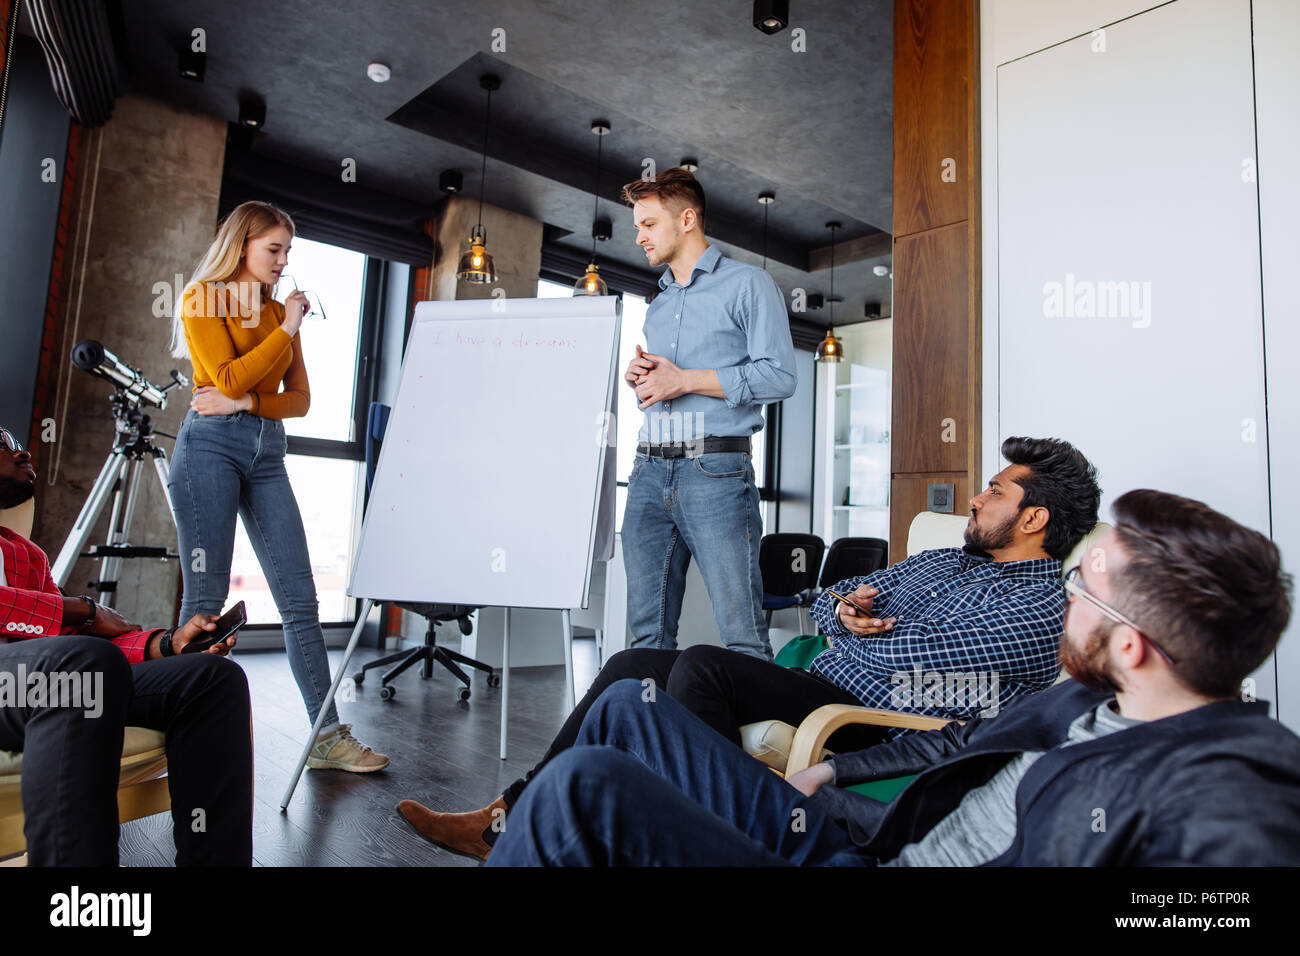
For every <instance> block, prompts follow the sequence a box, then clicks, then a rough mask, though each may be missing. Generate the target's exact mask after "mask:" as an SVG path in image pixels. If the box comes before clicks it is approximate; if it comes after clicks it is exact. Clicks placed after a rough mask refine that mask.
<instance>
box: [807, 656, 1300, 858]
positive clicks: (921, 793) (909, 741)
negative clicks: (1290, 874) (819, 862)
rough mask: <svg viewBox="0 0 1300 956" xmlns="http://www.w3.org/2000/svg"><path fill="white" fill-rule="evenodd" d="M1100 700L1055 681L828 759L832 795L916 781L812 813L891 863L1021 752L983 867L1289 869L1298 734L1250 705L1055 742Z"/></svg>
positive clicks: (1232, 703) (1299, 792) (819, 800)
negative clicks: (1011, 793) (1016, 778)
mask: <svg viewBox="0 0 1300 956" xmlns="http://www.w3.org/2000/svg"><path fill="white" fill-rule="evenodd" d="M1111 696H1113V695H1111V694H1107V693H1101V692H1098V691H1092V690H1088V689H1087V688H1085V687H1083V686H1082V685H1080V684H1079V683H1077V682H1076V681H1072V680H1070V681H1064V682H1062V683H1061V684H1058V685H1056V686H1054V687H1052V688H1050V689H1049V690H1046V691H1043V692H1042V693H1040V694H1035V695H1033V696H1032V697H1027V698H1024V699H1023V700H1020V701H1016V702H1015V703H1013V704H1011V705H1010V706H1008V707H1006V708H1005V709H1003V710H1002V712H1001V713H1000V714H999V715H998V716H996V717H991V718H986V719H982V720H971V721H968V722H967V723H966V724H964V725H958V724H956V723H952V724H949V725H948V726H947V727H945V728H943V729H942V730H932V731H929V732H927V733H919V734H911V735H909V736H906V737H900V738H899V739H897V740H895V741H893V742H891V743H887V744H881V745H879V746H876V747H871V748H868V749H867V750H862V751H859V752H857V753H850V754H839V755H837V756H836V757H835V758H834V765H835V778H836V784H837V786H838V787H844V786H850V785H852V784H856V783H864V782H866V781H868V780H876V779H882V778H888V777H900V776H905V775H908V774H919V776H918V777H917V778H916V779H915V780H914V781H912V783H910V784H909V785H908V786H907V788H906V789H904V790H903V791H902V792H901V793H900V794H898V796H897V797H895V798H894V800H893V801H892V802H891V803H889V804H883V803H880V802H878V801H875V800H871V799H869V798H867V797H863V796H861V795H859V794H855V793H851V792H848V791H843V790H839V789H837V787H823V788H822V791H826V792H825V793H822V791H818V796H816V797H815V798H814V800H813V801H812V802H813V805H816V806H818V807H819V808H821V809H823V810H825V811H826V812H828V813H830V814H831V815H832V816H833V817H835V818H837V819H839V820H841V821H842V822H844V823H845V825H846V826H847V827H848V829H849V832H850V833H851V834H852V835H853V836H854V839H855V841H856V842H858V843H859V844H861V845H863V846H864V847H865V849H866V850H867V852H869V853H870V854H871V855H872V856H874V857H876V858H877V859H880V860H889V859H892V858H893V857H895V856H897V855H898V853H899V851H900V850H901V849H902V848H903V846H905V845H906V844H908V843H912V842H915V841H917V840H919V839H921V838H922V837H923V836H924V835H925V834H926V833H928V832H929V831H930V829H931V828H932V827H934V825H935V824H936V823H938V822H939V821H940V820H941V819H943V818H944V817H945V816H947V815H948V814H949V813H951V812H952V811H953V810H954V809H956V807H957V804H958V803H960V802H961V799H962V797H963V796H965V794H966V793H967V792H968V791H969V790H971V789H973V788H975V787H978V786H981V785H982V784H984V783H986V782H988V780H989V779H990V778H992V776H993V775H994V774H995V773H997V771H998V770H1000V769H1001V768H1002V767H1003V765H1005V764H1006V763H1007V761H1008V760H1009V759H1011V758H1012V757H1014V756H1016V755H1017V754H1019V753H1021V752H1023V751H1026V750H1041V751H1047V752H1046V753H1044V755H1043V756H1042V757H1041V758H1039V759H1038V760H1037V761H1035V762H1034V764H1033V765H1032V766H1031V767H1030V768H1029V771H1028V772H1027V773H1026V774H1025V776H1024V777H1023V778H1022V779H1021V781H1020V785H1019V788H1018V789H1017V790H1016V836H1015V839H1014V840H1013V841H1012V843H1011V847H1010V848H1009V849H1008V850H1007V851H1006V852H1005V853H1003V854H1002V855H1001V856H999V857H998V858H997V859H995V860H992V861H990V863H989V864H988V865H992V866H1158V865H1179V864H1184V865H1198V864H1199V865H1212V866H1252V865H1254V866H1258V865H1279V864H1290V865H1295V864H1297V863H1300V737H1297V736H1296V735H1295V734H1293V733H1292V732H1291V731H1290V730H1288V729H1287V728H1285V727H1283V726H1282V725H1281V724H1279V723H1278V722H1277V721H1275V720H1273V719H1271V718H1270V717H1269V716H1268V704H1267V703H1265V702H1263V701H1259V702H1254V703H1246V702H1243V701H1240V700H1229V701H1219V702H1217V703H1213V704H1206V705H1205V706H1203V707H1197V708H1196V709H1194V710H1190V711H1187V712H1185V713H1182V714H1177V715H1175V716H1173V717H1165V718H1163V719H1161V720H1153V721H1149V722H1147V723H1144V724H1140V725H1138V726H1135V727H1130V728H1127V729H1125V730H1121V731H1116V732H1114V733H1110V734H1107V735H1106V736H1104V737H1100V738H1098V739H1096V740H1091V741H1086V742H1084V743H1075V744H1071V745H1070V746H1068V747H1062V748H1059V749H1053V748H1056V747H1057V745H1058V744H1060V743H1062V742H1063V741H1064V740H1065V739H1066V732H1067V731H1068V729H1069V726H1070V724H1071V722H1072V721H1074V719H1075V718H1077V717H1078V716H1079V715H1081V714H1083V713H1084V712H1085V711H1088V710H1091V709H1093V708H1095V707H1096V706H1097V705H1098V704H1100V703H1101V702H1102V701H1105V700H1108V699H1109V698H1110V697H1111Z"/></svg>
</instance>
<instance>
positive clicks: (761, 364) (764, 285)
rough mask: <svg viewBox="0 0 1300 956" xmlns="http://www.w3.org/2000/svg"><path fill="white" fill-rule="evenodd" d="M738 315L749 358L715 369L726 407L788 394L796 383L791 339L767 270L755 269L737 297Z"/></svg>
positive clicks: (773, 399)
mask: <svg viewBox="0 0 1300 956" xmlns="http://www.w3.org/2000/svg"><path fill="white" fill-rule="evenodd" d="M739 319H740V325H741V328H742V329H744V332H745V338H746V347H747V349H748V351H749V360H748V361H746V362H742V363H741V364H739V365H731V366H727V367H726V368H720V369H717V374H718V382H719V384H721V385H722V390H723V392H725V393H726V403H727V407H728V408H736V407H737V406H740V405H751V404H754V403H758V404H762V405H766V404H770V403H772V402H779V401H781V400H782V399H786V398H789V397H790V396H791V395H793V394H794V390H795V386H796V385H797V384H798V378H797V376H796V375H795V366H794V342H793V340H792V339H791V338H790V320H789V317H788V316H787V315H786V311H785V299H783V298H782V296H781V290H780V289H779V288H778V287H777V284H776V280H775V279H773V278H772V276H771V275H770V274H769V273H767V272H764V271H762V270H756V271H755V274H754V277H753V279H751V280H750V282H749V283H748V284H747V286H746V289H745V293H744V295H743V296H742V297H741V302H740V315H739Z"/></svg>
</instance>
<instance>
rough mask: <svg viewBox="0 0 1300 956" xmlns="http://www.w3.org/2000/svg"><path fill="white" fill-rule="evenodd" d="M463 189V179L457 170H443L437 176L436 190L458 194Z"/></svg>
mask: <svg viewBox="0 0 1300 956" xmlns="http://www.w3.org/2000/svg"><path fill="white" fill-rule="evenodd" d="M464 188H465V177H463V176H462V175H461V174H460V170H459V169H444V170H443V171H442V172H441V173H439V174H438V189H440V190H441V191H442V192H445V193H458V192H460V191H461V190H462V189H464Z"/></svg>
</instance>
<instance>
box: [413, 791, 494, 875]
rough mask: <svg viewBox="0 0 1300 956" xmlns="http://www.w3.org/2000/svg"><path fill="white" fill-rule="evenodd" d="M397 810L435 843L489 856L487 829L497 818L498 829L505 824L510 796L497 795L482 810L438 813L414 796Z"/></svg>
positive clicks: (461, 851)
mask: <svg viewBox="0 0 1300 956" xmlns="http://www.w3.org/2000/svg"><path fill="white" fill-rule="evenodd" d="M397 810H398V812H399V813H400V814H401V815H402V816H404V817H406V820H407V822H408V823H410V824H411V826H413V827H415V829H417V830H419V831H420V833H421V834H422V835H423V836H425V837H427V838H428V839H430V840H432V841H433V842H434V843H437V844H439V845H440V846H444V847H446V848H447V849H448V850H454V851H455V852H457V853H464V854H467V855H468V856H473V857H477V858H478V859H480V860H486V859H487V858H488V855H489V854H490V853H491V852H492V847H491V846H490V845H489V844H488V843H487V842H485V841H484V839H483V831H485V830H487V829H489V828H490V827H491V826H492V822H493V821H494V820H496V819H500V820H501V823H498V824H497V827H498V829H500V827H501V826H502V825H504V823H505V813H506V800H505V797H497V798H496V799H495V800H493V801H492V802H491V803H489V804H488V805H487V806H486V807H484V808H483V809H482V810H471V811H470V812H469V813H438V812H437V811H435V810H430V809H429V808H428V807H426V806H424V805H423V804H421V803H416V802H415V801H414V800H403V801H402V802H401V803H399V804H398V805H397ZM498 810H499V811H500V812H499V813H498V812H497V811H498Z"/></svg>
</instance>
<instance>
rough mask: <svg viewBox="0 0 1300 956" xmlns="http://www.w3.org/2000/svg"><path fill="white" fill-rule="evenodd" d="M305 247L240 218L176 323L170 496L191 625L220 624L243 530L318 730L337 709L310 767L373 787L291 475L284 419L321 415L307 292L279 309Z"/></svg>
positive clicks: (260, 221)
mask: <svg viewBox="0 0 1300 956" xmlns="http://www.w3.org/2000/svg"><path fill="white" fill-rule="evenodd" d="M293 234H294V229H293V222H292V220H290V219H289V217H288V216H287V215H285V214H284V212H283V211H281V210H280V209H277V208H276V207H275V206H271V205H269V204H267V203H261V202H246V203H243V204H242V205H240V206H239V207H237V208H236V209H235V211H234V212H232V213H231V214H230V215H229V216H228V217H227V218H226V220H225V221H224V222H223V223H222V224H221V227H220V229H219V230H218V231H217V236H216V238H215V239H214V240H213V242H212V245H211V246H209V247H208V251H207V254H206V255H205V256H204V257H203V259H202V260H200V262H199V265H198V267H197V269H195V272H194V275H193V277H192V278H191V279H190V281H189V283H188V284H187V285H186V287H185V291H184V294H183V295H182V298H181V302H180V304H179V306H178V307H177V311H176V314H175V316H174V317H173V327H172V354H173V355H175V356H176V357H178V358H187V357H188V358H190V360H191V361H192V362H193V364H194V385H195V391H194V396H193V398H192V400H191V402H190V411H189V413H188V414H187V415H186V416H185V420H184V422H183V423H182V424H181V428H180V432H179V433H178V434H177V436H176V451H175V454H174V455H173V457H172V467H171V480H170V482H169V484H168V488H169V490H170V492H171V499H172V510H173V511H174V512H175V515H176V528H177V531H178V535H179V539H180V553H181V555H183V560H182V561H181V569H182V577H183V581H184V596H183V598H182V600H181V620H183V621H185V620H189V619H190V618H191V617H192V616H194V615H195V614H198V613H207V614H220V613H221V610H222V607H223V605H224V604H225V602H226V596H227V593H228V591H229V589H230V562H231V556H232V554H233V551H234V546H235V516H236V515H238V516H240V517H241V518H243V521H244V528H245V530H246V531H247V532H248V538H249V540H250V541H251V542H252V544H253V550H254V551H255V552H256V553H257V559H258V562H259V563H260V564H261V566H262V572H263V574H265V575H266V580H267V583H268V584H269V585H270V587H271V593H272V595H273V596H274V597H275V604H276V607H277V608H278V609H279V611H280V620H281V624H282V625H283V627H284V638H285V645H286V648H287V650H288V655H289V666H290V668H291V669H292V671H293V676H294V680H295V681H297V683H298V689H299V690H300V691H301V692H302V697H303V701H304V703H306V705H307V715H308V718H309V719H310V720H311V721H313V722H314V721H315V720H316V717H317V715H318V714H319V712H320V708H321V707H322V706H327V707H328V708H329V711H328V713H327V714H326V717H325V722H324V723H323V724H322V727H321V732H320V734H319V735H318V736H317V738H316V741H315V743H314V745H313V747H312V751H311V757H310V758H309V759H308V762H307V765H308V766H310V767H314V768H317V769H333V770H348V771H351V772H353V773H368V772H370V771H374V770H381V769H383V768H384V767H386V766H388V758H387V757H385V756H384V755H383V754H377V753H375V752H374V751H372V750H371V749H370V748H369V747H364V746H362V745H361V744H360V743H358V742H357V741H356V739H355V738H353V736H352V734H351V733H350V729H349V725H347V724H340V723H339V717H338V711H337V710H336V709H335V707H334V702H333V701H332V700H326V695H327V694H328V693H329V687H330V671H329V659H328V657H327V656H326V654H325V636H324V634H323V633H322V632H321V626H320V619H319V615H318V605H317V602H316V584H315V581H313V579H312V573H311V561H310V559H309V558H308V556H307V537H306V534H305V533H304V531H303V525H302V516H301V514H300V513H299V511H298V503H297V501H296V500H295V499H294V495H293V489H292V488H291V487H290V486H289V476H288V473H287V472H286V471H285V467H284V455H285V450H286V439H285V432H284V424H283V422H282V419H285V418H294V417H297V416H301V415H306V414H307V408H308V406H309V405H310V404H311V392H310V390H309V388H308V385H307V368H306V365H305V364H304V363H303V358H302V344H301V342H300V341H299V336H298V330H299V327H300V326H301V325H302V317H303V315H304V313H305V312H306V311H307V297H306V296H305V295H303V293H301V292H298V291H295V292H294V293H293V294H292V295H290V296H288V297H287V298H286V299H285V301H284V304H283V305H281V304H280V303H279V302H277V301H275V299H274V298H272V293H273V290H274V288H275V284H276V282H278V281H279V278H280V273H281V272H283V271H284V267H285V265H286V264H287V262H288V256H289V245H290V243H291V242H292V241H293ZM282 382H283V384H284V390H283V391H281V390H280V385H281V383H282Z"/></svg>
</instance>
